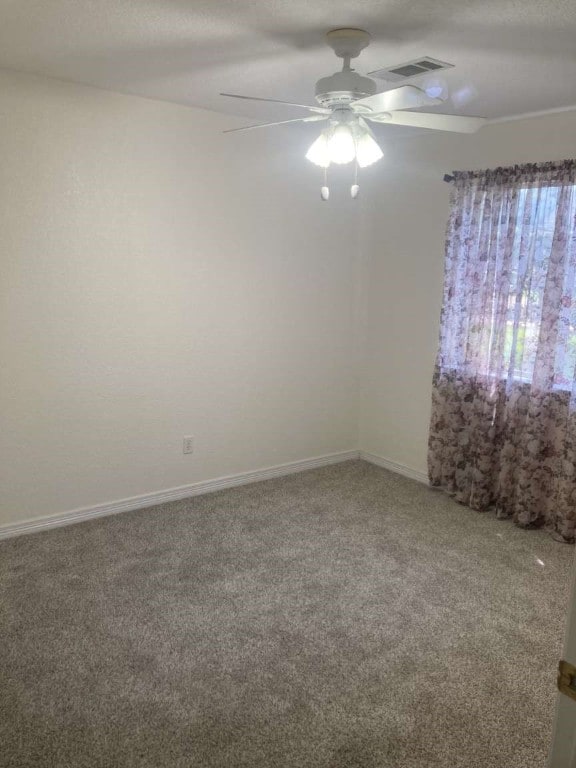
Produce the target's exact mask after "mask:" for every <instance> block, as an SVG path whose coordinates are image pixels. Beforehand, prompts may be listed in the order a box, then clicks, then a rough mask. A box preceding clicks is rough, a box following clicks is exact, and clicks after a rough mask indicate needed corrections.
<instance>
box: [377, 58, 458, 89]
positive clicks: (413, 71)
mask: <svg viewBox="0 0 576 768" xmlns="http://www.w3.org/2000/svg"><path fill="white" fill-rule="evenodd" d="M453 66H454V64H448V62H446V61H439V60H438V59H433V58H432V57H431V56H424V57H423V58H420V59H414V61H407V62H406V64H398V65H397V66H394V67H385V68H384V69H376V70H375V71H374V72H368V74H369V75H370V76H371V77H379V78H381V79H382V80H390V81H391V82H393V83H394V82H398V80H407V79H408V78H409V77H416V76H417V75H426V74H429V73H430V72H438V70H440V69H449V68H450V67H453Z"/></svg>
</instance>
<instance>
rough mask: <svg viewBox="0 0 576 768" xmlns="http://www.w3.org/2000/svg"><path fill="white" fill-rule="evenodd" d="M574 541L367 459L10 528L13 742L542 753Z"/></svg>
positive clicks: (184, 753) (8, 644) (406, 759)
mask: <svg viewBox="0 0 576 768" xmlns="http://www.w3.org/2000/svg"><path fill="white" fill-rule="evenodd" d="M572 556H573V549H572V548H571V547H569V546H567V545H563V544H558V543H556V542H555V541H553V540H552V539H551V538H550V537H549V536H548V535H547V534H545V533H543V532H539V531H522V530H520V529H518V528H515V527H514V526H513V525H512V524H511V523H509V522H507V521H498V520H496V519H495V518H494V517H492V516H491V515H482V514H479V513H477V512H472V511H470V510H468V509H466V508H464V507H460V506H458V505H457V504H455V503H453V502H451V501H450V500H448V499H447V498H446V497H445V496H443V495H442V494H441V493H439V492H436V491H432V490H429V489H428V488H426V487H425V486H422V485H420V484H418V483H416V482H413V481H411V480H407V479H405V478H402V477H399V476H397V475H393V474H391V473H389V472H387V471H385V470H383V469H379V468H377V467H374V466H371V465H369V464H366V463H364V462H360V461H354V462H348V463H346V464H340V465H337V466H333V467H328V468H325V469H319V470H314V471H311V472H305V473H302V474H299V475H292V476H289V477H286V478H281V479H276V480H271V481H267V482H264V483H258V484H254V485H250V486H244V487H242V488H236V489H233V490H228V491H222V492H219V493H215V494H210V495H207V496H203V497H196V498H193V499H190V500H187V501H181V502H175V503H171V504H166V505H164V506H159V507H155V508H153V509H148V510H144V511H140V512H132V513H126V514H122V515H117V516H115V517H109V518H106V519H100V520H95V521H94V522H90V523H83V524H80V525H73V526H70V527H67V528H61V529H56V530H53V531H49V532H45V533H41V534H36V535H32V536H22V537H20V538H17V539H12V540H8V541H5V542H3V543H0V585H1V606H2V618H1V621H0V765H1V766H3V767H4V766H10V767H11V768H16V767H20V766H42V767H43V768H52V767H53V766H55V767H57V768H68V767H70V768H83V767H84V766H90V768H95V767H96V766H98V767H99V768H117V767H118V768H120V767H124V766H138V767H139V768H148V767H150V768H161V767H162V766H178V768H182V767H184V766H186V768H208V766H210V767H215V766H218V768H224V766H225V767H226V768H235V767H237V766H243V767H246V768H248V767H250V768H276V767H278V768H303V767H304V766H305V767H306V768H388V767H389V768H432V767H434V768H436V767H438V768H440V767H441V768H476V767H480V766H481V767H482V768H488V767H490V768H527V767H529V768H544V766H545V763H546V752H547V748H548V743H549V740H550V731H551V724H552V716H553V707H554V698H555V687H554V686H555V675H556V664H557V662H558V659H559V656H560V650H561V644H562V634H563V621H564V613H565V608H566V601H567V595H568V584H569V571H570V566H571V561H572Z"/></svg>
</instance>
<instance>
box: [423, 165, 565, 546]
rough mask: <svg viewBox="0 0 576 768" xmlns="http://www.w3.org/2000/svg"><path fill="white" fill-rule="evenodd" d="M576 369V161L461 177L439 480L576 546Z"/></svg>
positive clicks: (433, 443)
mask: <svg viewBox="0 0 576 768" xmlns="http://www.w3.org/2000/svg"><path fill="white" fill-rule="evenodd" d="M575 373H576V161H572V160H571V161H564V162H554V163H542V164H531V165H523V166H515V167H513V168H498V169H496V170H491V171H479V172H477V171H472V172H457V173H455V178H454V182H453V189H452V199H451V213H450V219H449V222H448V232H447V242H446V265H445V279H444V298H443V308H442V316H441V328H440V345H439V351H438V357H437V362H436V368H435V372H434V380H433V396H432V418H431V426H430V438H429V452H428V468H429V476H430V482H431V484H432V485H433V486H437V487H440V488H443V489H445V490H446V491H447V492H448V493H450V494H451V495H453V496H454V498H456V499H457V500H458V501H460V502H462V503H464V504H467V505H469V506H470V507H472V508H474V509H479V510H485V509H490V508H494V509H496V511H497V513H498V515H499V516H502V517H512V518H513V519H514V521H515V522H516V523H517V524H518V525H521V526H523V527H539V526H546V527H548V528H549V529H550V530H551V531H553V533H554V535H555V536H556V537H558V538H561V539H563V540H565V541H574V533H575V521H576V509H575V508H576V387H575V384H574V379H575Z"/></svg>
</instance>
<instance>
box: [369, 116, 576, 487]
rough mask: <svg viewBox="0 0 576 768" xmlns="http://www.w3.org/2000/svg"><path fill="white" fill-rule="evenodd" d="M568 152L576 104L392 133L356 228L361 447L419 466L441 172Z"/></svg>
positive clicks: (434, 309)
mask: <svg viewBox="0 0 576 768" xmlns="http://www.w3.org/2000/svg"><path fill="white" fill-rule="evenodd" d="M380 135H381V136H382V137H384V136H385V134H384V131H382V132H381V133H380ZM385 143H386V141H385V140H384V142H383V144H385ZM572 157H576V112H564V113H559V114H555V115H548V116H546V117H538V118H530V119H526V120H521V121H514V122H508V123H500V124H494V125H488V126H486V127H484V128H483V129H482V130H481V131H480V132H479V133H478V134H475V135H473V136H457V135H450V134H422V135H419V136H418V137H412V138H406V139H394V140H393V141H390V142H389V146H388V149H387V156H386V158H385V160H384V161H383V162H382V163H380V164H379V166H378V172H377V173H376V172H374V173H373V174H370V176H369V188H368V189H367V190H366V191H365V208H364V211H363V222H362V228H361V232H362V252H363V258H364V263H365V280H364V296H365V300H366V303H367V309H366V321H365V325H366V343H365V349H364V365H363V373H364V382H363V392H362V397H361V400H360V402H361V404H362V405H361V431H360V443H361V447H362V448H363V449H364V450H365V451H369V452H371V453H374V454H377V455H379V456H381V457H383V458H385V459H389V460H392V461H394V462H396V463H399V464H403V465H405V466H407V467H410V468H411V469H413V470H416V471H418V472H422V473H425V472H426V449H427V440H428V422H429V416H430V400H431V379H432V372H433V367H434V359H435V355H436V348H437V339H438V322H439V317H440V306H441V299H442V280H443V260H444V237H445V226H446V221H447V218H448V200H449V192H450V189H449V186H448V184H446V183H444V182H443V181H442V177H443V175H444V173H447V172H450V171H452V170H465V169H472V168H494V167H497V166H500V165H513V164H515V163H523V162H537V161H544V160H555V159H564V158H572ZM366 201H367V204H366Z"/></svg>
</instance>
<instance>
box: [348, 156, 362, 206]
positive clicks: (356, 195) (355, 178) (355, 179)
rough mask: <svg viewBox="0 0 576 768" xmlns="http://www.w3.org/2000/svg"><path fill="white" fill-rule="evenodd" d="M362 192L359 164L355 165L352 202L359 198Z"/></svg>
mask: <svg viewBox="0 0 576 768" xmlns="http://www.w3.org/2000/svg"><path fill="white" fill-rule="evenodd" d="M359 192H360V187H359V186H358V162H356V163H354V184H352V186H351V187H350V197H351V198H352V200H356V198H357V197H358V194H359Z"/></svg>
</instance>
